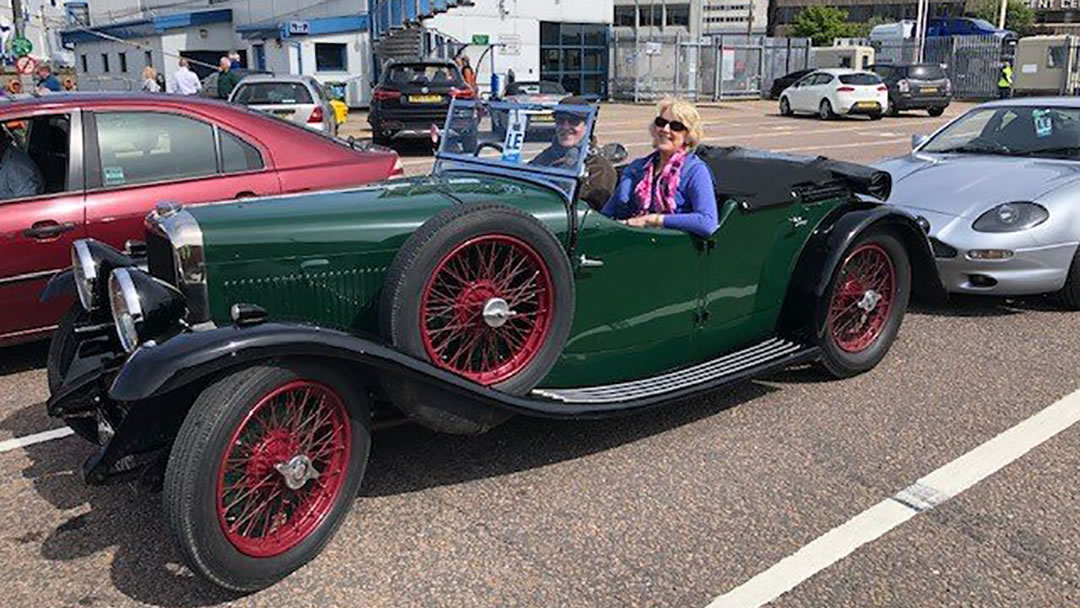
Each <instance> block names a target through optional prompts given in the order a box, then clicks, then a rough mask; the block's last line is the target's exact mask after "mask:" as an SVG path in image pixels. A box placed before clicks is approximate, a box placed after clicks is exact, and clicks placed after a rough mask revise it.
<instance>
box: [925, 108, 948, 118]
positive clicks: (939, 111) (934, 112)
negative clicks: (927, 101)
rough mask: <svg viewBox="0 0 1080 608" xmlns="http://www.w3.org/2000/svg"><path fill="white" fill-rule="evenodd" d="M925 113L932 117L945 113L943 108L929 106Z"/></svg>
mask: <svg viewBox="0 0 1080 608" xmlns="http://www.w3.org/2000/svg"><path fill="white" fill-rule="evenodd" d="M926 113H927V114H929V115H930V116H934V117H937V116H941V115H942V114H944V113H945V108H929V109H928V110H926Z"/></svg>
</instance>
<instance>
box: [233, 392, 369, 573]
mask: <svg viewBox="0 0 1080 608" xmlns="http://www.w3.org/2000/svg"><path fill="white" fill-rule="evenodd" d="M351 440H352V437H351V432H350V427H349V413H348V411H347V410H346V408H345V403H344V402H343V401H342V399H341V397H339V396H338V394H337V393H335V392H334V391H333V390H332V389H330V388H329V387H328V386H326V385H324V384H321V383H318V382H314V381H310V380H294V381H291V382H288V383H286V384H284V385H282V386H279V387H278V388H276V389H274V390H273V391H271V392H270V393H268V394H267V395H266V396H264V397H263V398H262V399H261V400H259V401H258V402H257V403H256V404H255V406H254V407H253V408H251V411H250V412H248V414H247V416H245V417H244V419H243V420H242V421H241V423H240V424H239V425H238V426H237V427H236V430H235V431H234V432H233V434H232V436H231V437H230V439H229V442H228V443H227V444H226V446H227V447H226V449H225V451H224V453H223V454H222V457H221V464H220V466H219V472H218V479H217V511H218V521H219V523H220V525H221V529H222V531H223V532H224V534H225V538H226V539H227V540H228V541H229V542H230V543H231V544H232V545H233V546H234V547H236V549H237V550H238V551H240V552H241V553H244V554H245V555H249V556H251V557H274V556H277V555H281V554H282V553H285V552H286V551H288V550H290V549H292V548H293V547H295V546H296V545H297V544H299V543H300V542H301V541H303V540H304V539H305V538H307V537H308V535H309V534H311V532H312V531H313V530H315V529H316V528H318V527H319V525H320V524H321V523H322V522H323V520H324V519H325V518H326V517H327V515H328V514H329V513H330V511H331V509H332V508H333V506H334V504H335V503H336V502H337V498H338V495H339V493H340V492H341V489H342V486H343V485H344V482H345V478H346V471H347V468H348V463H349V451H350V448H351V445H352V441H351Z"/></svg>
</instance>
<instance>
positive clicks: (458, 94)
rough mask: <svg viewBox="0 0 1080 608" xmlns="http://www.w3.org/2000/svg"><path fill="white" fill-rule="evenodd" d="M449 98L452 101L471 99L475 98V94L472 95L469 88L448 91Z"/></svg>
mask: <svg viewBox="0 0 1080 608" xmlns="http://www.w3.org/2000/svg"><path fill="white" fill-rule="evenodd" d="M450 96H451V97H453V98H454V99H472V98H473V97H476V94H475V93H473V90H472V89H470V88H469V87H465V88H464V89H458V88H453V89H450Z"/></svg>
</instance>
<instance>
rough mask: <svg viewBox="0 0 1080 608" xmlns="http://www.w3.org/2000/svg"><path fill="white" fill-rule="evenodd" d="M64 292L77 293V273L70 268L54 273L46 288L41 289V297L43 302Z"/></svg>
mask: <svg viewBox="0 0 1080 608" xmlns="http://www.w3.org/2000/svg"><path fill="white" fill-rule="evenodd" d="M64 294H69V295H72V296H74V295H75V273H74V272H72V270H71V269H70V268H68V269H67V270H64V271H61V272H58V273H56V274H54V275H53V278H51V279H49V282H48V283H46V285H45V289H42V290H41V295H40V296H39V299H40V300H41V301H42V302H48V301H49V300H51V299H53V298H55V297H57V296H60V295H64Z"/></svg>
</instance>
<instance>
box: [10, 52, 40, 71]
mask: <svg viewBox="0 0 1080 608" xmlns="http://www.w3.org/2000/svg"><path fill="white" fill-rule="evenodd" d="M35 68H37V61H34V58H33V57H30V56H29V55H23V56H22V57H19V58H18V59H16V60H15V71H16V72H18V73H20V74H33V73H34V69H35Z"/></svg>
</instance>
